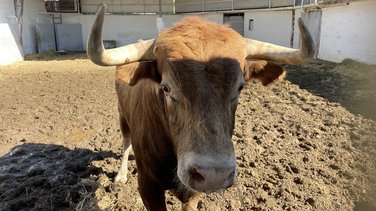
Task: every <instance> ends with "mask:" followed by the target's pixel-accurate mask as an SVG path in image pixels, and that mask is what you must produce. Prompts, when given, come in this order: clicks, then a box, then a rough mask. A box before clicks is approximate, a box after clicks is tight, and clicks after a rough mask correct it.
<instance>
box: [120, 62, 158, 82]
mask: <svg viewBox="0 0 376 211" xmlns="http://www.w3.org/2000/svg"><path fill="white" fill-rule="evenodd" d="M141 79H151V80H153V81H155V82H157V83H160V82H161V76H160V74H159V72H158V69H157V62H156V61H143V62H133V63H129V64H125V65H121V66H117V67H116V80H117V81H120V82H123V83H126V84H128V85H130V86H133V85H135V84H136V83H137V82H138V81H139V80H141Z"/></svg>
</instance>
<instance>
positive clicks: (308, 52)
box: [246, 18, 315, 64]
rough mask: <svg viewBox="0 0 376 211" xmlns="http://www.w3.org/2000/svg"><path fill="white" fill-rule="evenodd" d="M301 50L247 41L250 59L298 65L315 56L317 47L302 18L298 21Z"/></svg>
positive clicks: (247, 51)
mask: <svg viewBox="0 0 376 211" xmlns="http://www.w3.org/2000/svg"><path fill="white" fill-rule="evenodd" d="M298 25H299V30H300V37H301V45H300V49H293V48H286V47H282V46H278V45H273V44H270V43H266V42H260V41H257V40H252V39H246V40H247V47H246V53H247V55H248V56H247V58H248V59H265V60H271V61H275V62H281V63H285V64H298V63H301V62H303V61H304V60H305V59H308V58H311V57H313V55H314V51H315V47H314V43H313V40H312V37H311V34H310V33H309V31H308V29H307V27H306V26H305V25H304V23H303V21H302V19H301V18H299V20H298Z"/></svg>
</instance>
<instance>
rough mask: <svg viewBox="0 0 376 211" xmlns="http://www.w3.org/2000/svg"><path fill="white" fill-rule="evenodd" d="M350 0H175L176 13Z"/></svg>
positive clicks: (264, 7)
mask: <svg viewBox="0 0 376 211" xmlns="http://www.w3.org/2000/svg"><path fill="white" fill-rule="evenodd" d="M349 1H351V0H201V1H200V0H195V1H190V0H176V1H175V11H176V13H192V12H211V11H236V10H247V9H272V8H283V7H304V6H308V5H311V6H313V5H322V4H332V3H341V2H349Z"/></svg>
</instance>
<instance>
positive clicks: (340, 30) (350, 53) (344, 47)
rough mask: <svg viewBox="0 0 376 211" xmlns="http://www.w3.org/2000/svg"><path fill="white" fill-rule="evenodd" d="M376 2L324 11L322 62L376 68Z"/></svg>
mask: <svg viewBox="0 0 376 211" xmlns="http://www.w3.org/2000/svg"><path fill="white" fill-rule="evenodd" d="M375 20H376V1H374V0H372V1H359V2H351V3H350V5H349V6H342V7H329V8H324V9H323V16H322V22H321V40H320V52H319V58H320V59H324V60H329V61H334V62H341V61H342V60H343V59H345V58H352V59H355V60H358V61H361V62H366V63H370V64H376V24H375Z"/></svg>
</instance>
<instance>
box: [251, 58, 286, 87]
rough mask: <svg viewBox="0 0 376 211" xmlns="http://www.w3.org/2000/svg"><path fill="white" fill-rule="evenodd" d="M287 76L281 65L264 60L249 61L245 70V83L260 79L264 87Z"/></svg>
mask: <svg viewBox="0 0 376 211" xmlns="http://www.w3.org/2000/svg"><path fill="white" fill-rule="evenodd" d="M285 75H286V71H285V70H284V69H283V68H282V67H281V66H280V65H278V64H275V63H272V62H269V61H264V60H260V61H247V64H246V66H245V70H244V79H245V81H249V80H251V79H259V80H261V82H262V84H263V85H264V86H265V85H268V84H270V83H272V82H274V81H277V80H282V79H283V78H284V77H285Z"/></svg>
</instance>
